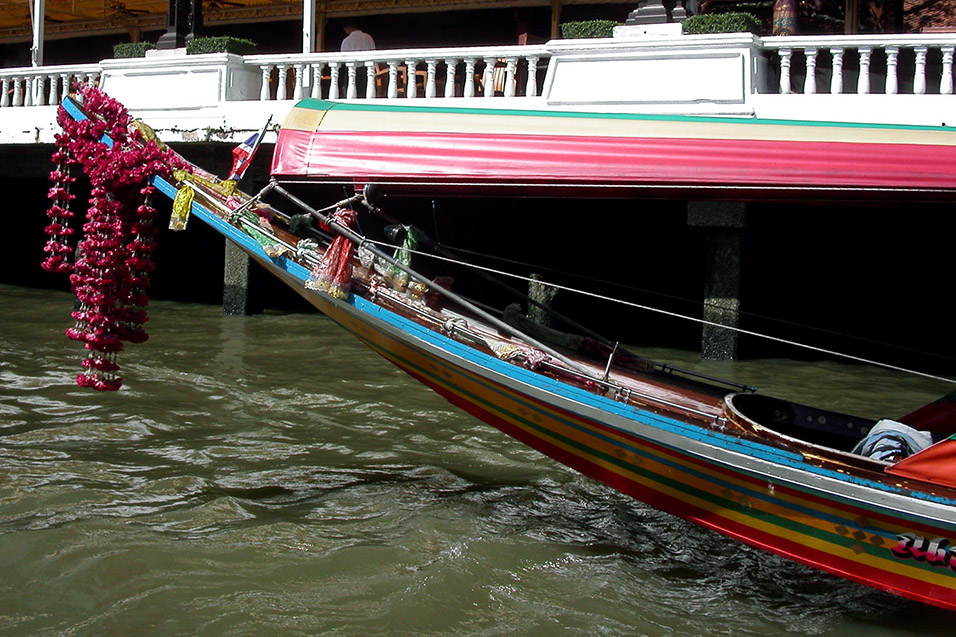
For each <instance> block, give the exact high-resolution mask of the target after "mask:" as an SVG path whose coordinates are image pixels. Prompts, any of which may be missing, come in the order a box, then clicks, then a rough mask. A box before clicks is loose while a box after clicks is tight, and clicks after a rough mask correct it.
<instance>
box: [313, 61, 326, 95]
mask: <svg viewBox="0 0 956 637" xmlns="http://www.w3.org/2000/svg"><path fill="white" fill-rule="evenodd" d="M323 66H325V65H324V64H322V63H321V62H319V63H317V64H313V65H312V91H311V92H310V97H314V98H315V99H317V100H320V99H322V67H323Z"/></svg>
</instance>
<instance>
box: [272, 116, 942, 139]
mask: <svg viewBox="0 0 956 637" xmlns="http://www.w3.org/2000/svg"><path fill="white" fill-rule="evenodd" d="M297 111H301V112H302V113H301V114H296V115H295V117H291V116H290V120H287V122H286V124H283V128H292V129H295V130H303V131H316V130H318V129H319V127H320V126H321V130H322V131H327V132H393V133H455V134H473V135H479V134H484V135H487V134H513V135H563V136H569V137H623V138H652V139H715V140H734V139H741V140H753V141H793V142H846V143H861V144H866V143H885V144H925V145H932V146H956V134H951V135H947V134H941V133H940V131H938V130H920V129H916V130H914V129H892V128H861V127H846V128H844V127H839V126H826V127H808V126H796V125H787V124H776V123H774V124H766V123H764V124H753V123H748V122H747V121H746V120H741V121H740V122H739V123H737V122H727V121H726V120H720V121H715V122H707V121H696V120H693V121H682V120H674V121H670V120H660V119H655V120H642V119H604V118H600V117H592V118H578V117H562V116H553V115H549V116H548V117H535V116H533V115H509V114H502V115H498V114H493V113H481V114H461V113H454V112H452V113H441V112H434V111H431V112H414V111H404V110H395V111H389V110H375V111H363V110H348V109H331V110H328V111H316V110H313V109H299V108H296V109H293V112H294V113H295V112H297ZM323 115H324V116H323Z"/></svg>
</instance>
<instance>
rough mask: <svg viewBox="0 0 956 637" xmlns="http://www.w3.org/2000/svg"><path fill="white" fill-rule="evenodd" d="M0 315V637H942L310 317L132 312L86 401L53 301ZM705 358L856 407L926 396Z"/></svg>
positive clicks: (917, 611)
mask: <svg viewBox="0 0 956 637" xmlns="http://www.w3.org/2000/svg"><path fill="white" fill-rule="evenodd" d="M0 304H2V307H3V308H4V310H3V312H2V313H0V634H4V635H74V634H75V635H103V634H107V635H113V634H115V635H128V634H163V635H172V634H222V635H289V634H317V633H322V634H345V635H353V634H354V635H366V634H410V633H414V634H469V635H471V634H478V635H500V634H504V633H508V634H532V635H534V634H537V635H544V634H548V635H550V634H555V633H559V632H562V633H568V634H587V635H592V634H601V635H777V634H793V635H803V634H813V635H818V634H819V635H831V634H832V635H837V634H839V635H843V634H850V633H853V632H857V633H863V634H866V635H868V636H871V635H952V634H953V628H952V623H953V616H952V615H951V614H950V613H948V612H945V611H941V610H938V609H933V608H929V607H924V606H922V605H919V604H916V603H911V602H908V601H905V600H901V599H898V598H895V597H892V596H889V595H886V594H883V593H880V592H877V591H874V590H870V589H867V588H864V587H861V586H857V585H854V584H851V583H848V582H844V581H841V580H838V579H836V578H834V577H830V576H826V575H823V574H820V573H817V572H814V571H811V570H809V569H807V568H803V567H801V566H797V565H795V564H791V563H789V562H786V561H784V560H782V559H778V558H776V557H774V556H771V555H766V554H763V553H761V552H758V551H756V550H753V549H750V548H748V547H745V546H742V545H739V544H737V543H735V542H732V541H730V540H726V539H723V538H722V537H720V536H718V535H716V534H713V533H710V532H706V531H703V530H700V529H698V528H696V527H694V526H692V525H690V524H688V523H685V522H683V521H681V520H678V519H676V518H673V517H671V516H668V515H665V514H662V513H659V512H657V511H655V510H653V509H650V508H648V507H646V506H644V505H642V504H640V503H639V502H636V501H634V500H632V499H630V498H627V497H625V496H622V495H620V494H617V493H615V492H613V491H611V490H610V489H608V488H605V487H604V486H602V485H600V484H598V483H596V482H594V481H592V480H589V479H587V478H584V477H581V476H579V475H577V474H575V473H573V472H572V471H570V470H568V469H566V468H564V467H562V466H560V465H558V464H556V463H554V462H552V461H550V460H548V459H546V458H544V457H543V456H541V455H539V454H538V453H536V452H534V451H532V450H530V449H529V448H527V447H524V446H523V445H521V444H520V443H518V442H516V441H513V440H511V439H510V438H507V437H506V436H504V435H503V434H501V433H499V432H497V431H496V430H494V429H492V428H490V427H488V426H486V425H483V424H481V423H480V422H478V421H476V420H475V419H473V418H471V417H469V416H467V415H465V414H463V413H461V412H459V411H457V410H455V409H453V408H452V407H450V406H449V405H448V404H447V403H446V402H445V401H444V400H443V399H441V398H440V397H438V396H437V395H435V394H432V393H431V392H430V391H428V390H427V389H425V388H423V387H421V386H420V385H418V384H417V383H416V382H414V381H413V380H411V379H410V378H408V377H406V376H405V375H403V374H402V373H400V372H398V371H397V370H395V369H393V368H392V367H391V366H390V365H388V364H387V363H386V362H384V361H383V360H381V359H379V358H377V357H376V356H375V355H374V354H371V353H370V352H368V351H366V350H365V349H364V348H363V347H362V346H361V345H359V344H358V343H357V342H356V341H354V340H352V339H351V338H350V337H348V336H347V335H346V334H345V333H344V332H343V331H341V330H340V329H338V328H337V327H336V326H335V325H334V324H333V323H331V321H329V320H328V319H326V318H324V317H322V316H319V315H316V314H289V315H277V314H272V315H268V314H267V315H262V316H255V317H247V318H237V317H226V318H224V317H222V316H221V315H220V314H219V310H218V308H217V307H215V306H209V305H193V304H183V303H173V302H155V303H153V304H152V305H151V308H150V309H151V320H150V323H149V326H150V332H151V338H150V341H149V342H148V343H146V344H144V345H139V346H132V347H129V348H128V351H126V352H124V353H123V354H121V357H120V363H121V365H122V366H123V369H124V373H125V374H124V375H125V386H124V387H123V389H122V391H120V392H118V393H110V394H100V393H96V392H93V391H90V390H84V389H80V388H78V387H77V386H75V385H74V384H73V381H72V379H73V376H75V374H76V373H77V371H78V370H79V369H80V367H79V362H80V360H81V358H82V354H81V350H80V349H79V348H78V346H76V344H74V343H72V342H71V341H68V340H67V339H66V338H65V337H64V336H63V330H64V328H65V327H67V326H68V322H69V318H68V314H69V311H70V310H71V307H72V299H71V297H70V296H69V295H68V294H65V293H62V292H52V291H46V290H36V289H28V288H20V287H13V286H0ZM651 354H652V355H653V356H654V357H657V358H663V359H677V360H678V362H681V359H683V361H684V362H687V364H691V363H692V362H693V358H694V356H693V355H692V354H688V353H684V352H666V351H654V352H651ZM704 367H705V369H706V371H709V372H714V373H719V374H721V375H723V376H725V377H726V376H732V377H735V378H737V379H738V380H744V381H746V382H752V383H754V384H757V385H758V386H760V388H761V389H762V390H765V391H769V392H771V393H777V394H783V395H784V396H785V397H789V398H795V399H799V400H802V401H804V402H807V401H815V400H819V401H822V402H825V403H827V406H829V407H833V408H837V409H844V410H849V411H862V412H864V413H866V415H871V416H880V415H899V414H900V413H905V411H906V410H908V409H911V408H913V407H915V406H918V405H920V404H922V403H925V402H927V401H929V400H931V399H932V398H934V397H936V396H938V395H940V394H942V393H944V392H945V391H947V388H946V386H943V385H940V384H939V383H935V382H932V381H926V380H921V379H912V378H905V377H901V376H900V375H898V374H896V373H892V372H888V371H882V370H872V369H864V368H862V367H860V366H855V365H848V364H840V363H814V364H796V363H793V362H791V361H785V360H773V361H759V362H753V363H713V364H710V365H706V366H704Z"/></svg>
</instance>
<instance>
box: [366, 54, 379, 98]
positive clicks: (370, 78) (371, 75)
mask: <svg viewBox="0 0 956 637" xmlns="http://www.w3.org/2000/svg"><path fill="white" fill-rule="evenodd" d="M376 64H378V62H376V61H375V60H367V61H366V62H365V99H367V100H374V99H375V98H376V97H377V94H376V92H375V66H376Z"/></svg>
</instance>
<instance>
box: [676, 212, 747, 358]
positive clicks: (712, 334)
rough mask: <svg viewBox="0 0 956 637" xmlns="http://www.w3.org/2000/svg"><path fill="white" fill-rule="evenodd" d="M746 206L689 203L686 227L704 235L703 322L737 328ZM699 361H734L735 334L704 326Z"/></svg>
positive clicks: (735, 351)
mask: <svg viewBox="0 0 956 637" xmlns="http://www.w3.org/2000/svg"><path fill="white" fill-rule="evenodd" d="M746 213H747V209H746V205H745V204H742V203H734V202H713V201H691V202H688V204H687V225H689V226H696V227H701V228H705V229H706V232H707V239H706V247H705V263H704V312H703V318H704V320H705V321H709V322H711V323H717V324H718V325H726V326H728V327H734V328H735V327H737V326H738V319H739V314H738V313H739V310H740V267H741V251H742V245H743V229H744V228H745V227H746V225H747V215H746ZM701 358H705V359H709V360H734V359H736V358H737V332H736V331H734V330H727V329H723V328H720V327H717V326H713V325H704V326H703V332H702V336H701Z"/></svg>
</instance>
